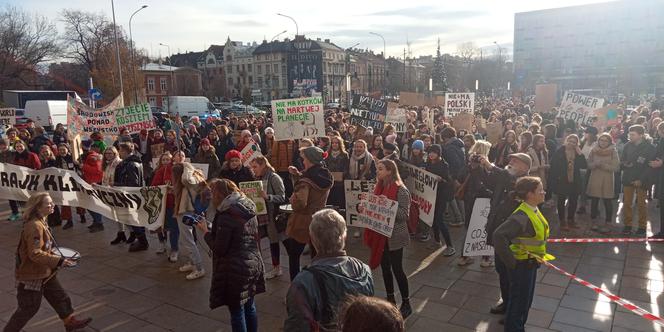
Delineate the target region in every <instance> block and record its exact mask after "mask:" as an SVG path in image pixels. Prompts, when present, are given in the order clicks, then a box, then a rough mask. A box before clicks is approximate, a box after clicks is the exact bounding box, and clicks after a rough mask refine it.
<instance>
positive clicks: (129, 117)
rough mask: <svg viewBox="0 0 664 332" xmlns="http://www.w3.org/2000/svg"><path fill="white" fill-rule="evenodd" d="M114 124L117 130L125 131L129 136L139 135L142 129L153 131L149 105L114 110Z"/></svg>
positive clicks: (153, 125) (154, 126)
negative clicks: (127, 131)
mask: <svg viewBox="0 0 664 332" xmlns="http://www.w3.org/2000/svg"><path fill="white" fill-rule="evenodd" d="M115 123H116V125H117V126H118V129H119V130H122V129H127V130H129V133H130V134H136V133H139V132H140V131H141V130H143V129H147V130H150V129H155V128H157V125H156V124H155V123H154V118H153V117H152V111H151V110H150V104H148V103H143V104H136V105H131V106H128V107H124V108H119V109H117V110H115Z"/></svg>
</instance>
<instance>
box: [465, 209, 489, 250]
mask: <svg viewBox="0 0 664 332" xmlns="http://www.w3.org/2000/svg"><path fill="white" fill-rule="evenodd" d="M490 203H491V200H490V199H488V198H478V199H476V200H475V205H473V213H472V214H471V215H470V223H469V225H468V231H467V232H466V241H465V242H464V245H463V255H464V256H493V247H492V246H490V245H488V244H487V243H486V241H487V233H486V221H487V217H488V216H489V210H490V209H491V204H490Z"/></svg>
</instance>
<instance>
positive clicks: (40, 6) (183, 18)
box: [0, 0, 607, 57]
mask: <svg viewBox="0 0 664 332" xmlns="http://www.w3.org/2000/svg"><path fill="white" fill-rule="evenodd" d="M598 2H607V0H599V1H598V0H576V1H574V0H555V1H551V0H537V1H533V0H503V1H495V0H468V1H455V2H451V1H444V2H443V1H440V0H415V1H403V0H364V1H362V0H359V1H358V0H354V1H353V0H332V1H311V0H309V1H306V0H285V1H275V0H233V1H230V0H216V1H215V0H186V1H180V0H115V14H116V20H117V24H118V25H121V26H122V27H123V28H124V29H125V30H126V31H128V30H129V28H128V23H129V17H130V16H131V14H132V13H133V12H134V11H135V10H137V9H139V8H140V7H141V6H142V5H148V7H147V8H145V9H143V10H142V11H141V12H139V13H137V14H136V15H135V16H134V19H133V21H132V34H133V39H134V41H135V43H136V45H137V47H138V48H142V49H145V50H147V52H148V53H149V54H150V55H151V56H153V57H158V56H160V55H161V56H167V55H168V50H167V48H165V47H163V46H159V44H160V43H163V44H167V45H170V51H171V52H172V53H178V52H188V51H201V50H204V49H207V48H208V47H209V46H210V45H211V44H224V43H225V42H226V39H227V38H228V37H230V38H231V40H233V41H243V42H245V43H246V42H253V41H256V42H258V43H260V42H262V41H263V40H264V39H267V40H268V41H269V40H271V39H272V38H273V37H274V36H275V35H277V34H279V33H280V32H282V31H284V30H287V32H286V33H284V34H282V35H280V36H279V39H283V38H285V37H289V38H293V36H294V35H295V33H296V28H295V24H294V23H293V21H291V20H289V19H288V18H285V17H281V16H278V15H277V13H282V14H285V15H289V16H291V17H293V18H294V19H295V20H296V21H297V24H298V28H299V33H300V34H304V35H305V36H306V37H308V38H314V39H315V38H321V39H330V40H331V41H332V42H333V43H335V44H336V45H338V46H339V47H342V48H346V47H350V46H352V45H354V44H356V43H359V45H358V46H357V48H361V49H370V50H373V51H374V52H377V53H380V52H382V51H383V41H382V39H381V38H380V37H378V36H375V35H372V34H370V33H369V32H375V33H378V34H381V35H382V36H383V37H384V38H385V44H386V46H385V47H386V52H387V55H388V56H394V57H403V54H404V49H406V50H408V48H409V47H408V43H409V44H410V53H409V54H410V55H411V56H419V55H429V54H435V52H436V44H437V40H438V38H440V43H441V51H442V52H443V53H450V54H455V53H456V52H457V46H458V45H459V44H461V43H464V42H474V43H475V44H476V45H477V46H478V47H481V48H482V49H483V51H484V54H487V55H493V54H496V53H497V52H498V47H497V46H496V45H495V44H494V42H496V43H497V44H498V45H499V46H500V47H501V48H502V50H501V52H502V53H503V55H504V54H511V49H512V40H513V30H514V14H515V13H518V12H524V11H532V10H541V9H549V8H559V7H567V6H574V5H583V4H589V3H598ZM0 4H10V5H13V6H17V7H20V8H23V9H25V10H27V11H28V12H32V13H39V14H40V15H45V16H46V17H48V18H50V19H52V20H54V21H56V23H58V16H59V13H60V12H61V11H62V9H65V8H67V9H79V10H84V11H92V12H97V13H104V14H105V15H107V16H108V17H109V18H110V17H111V0H66V1H57V0H55V1H54V0H0ZM57 26H58V28H59V29H60V30H62V25H61V24H60V23H58V25H57Z"/></svg>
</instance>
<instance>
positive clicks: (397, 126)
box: [385, 103, 408, 133]
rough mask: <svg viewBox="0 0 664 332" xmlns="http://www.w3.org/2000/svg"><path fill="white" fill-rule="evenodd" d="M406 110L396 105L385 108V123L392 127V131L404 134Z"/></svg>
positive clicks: (390, 104)
mask: <svg viewBox="0 0 664 332" xmlns="http://www.w3.org/2000/svg"><path fill="white" fill-rule="evenodd" d="M407 120H408V119H407V117H406V110H405V109H403V108H399V107H398V105H397V104H396V103H389V104H388V106H387V115H386V116H385V123H389V124H391V125H393V126H394V131H396V132H397V133H403V132H406V128H407V127H406V124H407Z"/></svg>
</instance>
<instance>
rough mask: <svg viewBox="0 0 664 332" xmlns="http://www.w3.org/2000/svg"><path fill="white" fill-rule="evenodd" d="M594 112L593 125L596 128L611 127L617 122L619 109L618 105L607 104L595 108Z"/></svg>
mask: <svg viewBox="0 0 664 332" xmlns="http://www.w3.org/2000/svg"><path fill="white" fill-rule="evenodd" d="M594 112H595V117H596V119H595V124H594V126H595V127H597V128H606V127H611V126H615V125H617V124H618V123H619V121H618V114H619V113H620V110H619V106H618V105H615V104H611V105H607V106H604V107H602V108H598V109H596V110H595V111H594Z"/></svg>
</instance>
